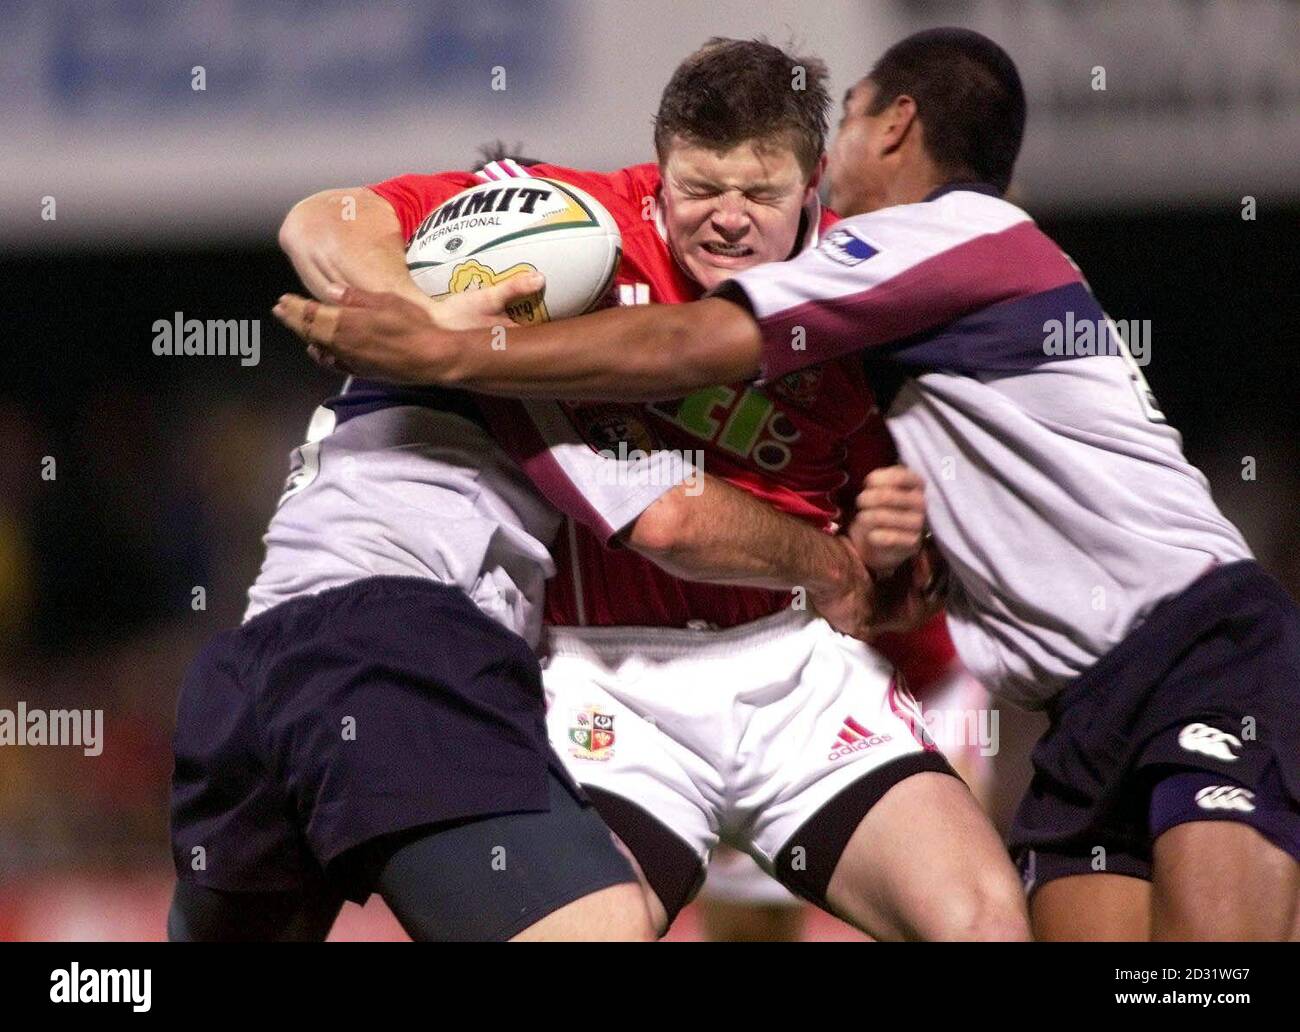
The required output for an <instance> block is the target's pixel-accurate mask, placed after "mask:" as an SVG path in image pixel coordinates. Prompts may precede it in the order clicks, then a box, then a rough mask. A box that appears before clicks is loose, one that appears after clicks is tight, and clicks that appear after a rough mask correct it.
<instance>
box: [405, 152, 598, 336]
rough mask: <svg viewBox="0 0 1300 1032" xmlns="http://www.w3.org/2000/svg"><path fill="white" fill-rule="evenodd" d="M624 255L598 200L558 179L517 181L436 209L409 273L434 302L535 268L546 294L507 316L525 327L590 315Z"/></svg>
mask: <svg viewBox="0 0 1300 1032" xmlns="http://www.w3.org/2000/svg"><path fill="white" fill-rule="evenodd" d="M622 253H623V239H622V236H621V235H620V233H619V231H618V224H617V223H616V222H615V221H614V217H613V216H612V215H610V213H609V212H608V211H607V210H606V209H605V207H604V206H603V205H601V204H600V202H598V201H597V200H596V199H595V198H594V197H592V196H591V195H590V194H588V193H586V192H585V191H583V190H579V189H578V188H577V187H574V186H570V185H569V184H568V183H561V182H559V181H557V180H554V179H540V178H533V177H528V178H525V177H522V176H520V177H515V178H511V179H508V180H500V181H497V180H494V181H493V182H490V183H483V184H481V185H479V186H475V187H471V188H470V189H468V190H465V191H464V192H462V193H459V194H457V195H456V196H455V197H452V198H450V199H448V200H446V201H444V202H443V203H442V204H440V205H438V207H437V208H435V209H434V210H433V211H431V212H430V213H429V214H428V216H427V217H426V218H425V219H424V221H423V222H421V223H420V226H419V228H418V229H417V230H416V231H415V235H414V236H413V237H412V238H411V243H410V246H409V247H408V248H407V252H406V267H407V268H408V269H409V270H410V272H411V277H412V278H413V279H414V280H415V282H416V284H417V285H418V286H419V287H420V289H421V290H422V291H424V293H426V294H428V295H429V296H431V297H433V298H435V299H437V298H440V297H444V296H446V295H448V294H453V293H459V292H460V291H463V290H476V289H478V288H480V287H486V286H491V285H493V284H496V283H500V282H501V281H502V280H506V279H509V278H510V277H511V276H517V275H520V274H521V273H525V272H528V271H530V270H536V271H537V272H540V273H541V274H542V275H543V276H545V277H546V287H545V288H544V290H543V291H542V293H541V295H540V296H538V295H533V296H532V297H528V298H524V299H522V300H520V301H519V302H517V303H515V304H512V305H511V306H510V308H509V310H508V314H509V315H510V317H511V318H512V319H513V320H514V321H515V322H517V323H521V324H525V325H527V324H531V323H539V322H546V321H547V320H549V319H563V318H566V317H568V316H571V315H581V314H582V313H583V312H587V311H590V310H591V309H592V308H593V307H594V306H595V305H596V304H597V302H599V301H600V300H601V299H602V298H603V297H604V296H605V294H606V292H607V291H608V290H609V287H610V284H611V283H612V282H613V279H614V274H615V273H616V272H617V271H618V263H619V259H620V258H621V257H622Z"/></svg>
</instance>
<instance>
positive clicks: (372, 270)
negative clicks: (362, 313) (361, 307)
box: [279, 186, 421, 300]
mask: <svg viewBox="0 0 1300 1032" xmlns="http://www.w3.org/2000/svg"><path fill="white" fill-rule="evenodd" d="M279 239H280V247H281V248H282V249H283V251H284V253H285V254H286V255H288V257H289V260H290V261H291V262H292V263H293V267H294V269H295V270H296V271H297V273H298V276H299V278H301V280H302V282H303V285H304V286H305V287H306V288H307V289H308V290H309V291H310V292H311V293H312V294H313V295H315V296H316V297H317V298H322V299H323V298H324V297H325V293H324V291H325V287H326V286H327V285H328V284H330V283H338V284H343V285H345V286H349V287H360V288H361V289H362V290H376V291H389V292H392V293H396V294H400V295H402V296H404V297H408V298H411V299H413V300H414V299H416V298H420V297H421V295H420V292H419V289H418V288H417V287H416V286H415V283H414V281H413V280H412V279H411V275H410V273H409V272H408V271H407V269H406V244H405V241H404V240H403V239H402V231H401V225H400V223H399V222H398V220H397V215H396V213H395V212H394V211H393V209H392V207H391V206H390V205H389V203H388V202H387V201H385V200H384V199H383V198H382V197H380V196H379V195H378V194H376V193H374V192H373V191H371V190H369V189H367V188H366V187H364V186H357V187H351V188H345V189H339V190H326V191H323V192H322V193H318V194H314V195H312V196H311V197H308V198H307V199H306V200H303V201H299V202H298V203H297V204H296V205H294V207H293V208H292V209H291V210H290V212H289V214H288V215H287V216H286V217H285V220H284V223H283V224H282V225H281V226H280V237H279Z"/></svg>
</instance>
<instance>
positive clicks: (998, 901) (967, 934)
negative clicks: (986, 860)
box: [927, 875, 1031, 942]
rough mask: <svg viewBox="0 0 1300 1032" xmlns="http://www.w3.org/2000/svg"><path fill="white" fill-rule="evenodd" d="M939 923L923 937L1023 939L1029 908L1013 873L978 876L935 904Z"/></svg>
mask: <svg viewBox="0 0 1300 1032" xmlns="http://www.w3.org/2000/svg"><path fill="white" fill-rule="evenodd" d="M939 910H940V917H939V927H938V928H936V929H934V930H933V933H934V934H932V935H930V936H927V938H934V939H940V940H945V941H950V942H1027V941H1029V939H1030V938H1031V936H1030V931H1029V912H1028V908H1027V907H1026V905H1025V895H1024V892H1023V891H1022V890H1021V888H1020V885H1019V883H1018V882H1017V881H1016V880H1015V879H1014V878H1013V877H1006V876H1004V875H999V876H996V877H993V876H990V877H980V878H976V879H974V880H973V881H972V883H971V884H970V885H969V886H967V887H966V889H965V890H964V891H962V892H958V893H953V894H952V897H951V900H950V901H949V902H948V904H947V905H946V906H943V907H941V908H939Z"/></svg>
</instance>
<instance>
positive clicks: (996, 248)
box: [717, 184, 1251, 708]
mask: <svg viewBox="0 0 1300 1032" xmlns="http://www.w3.org/2000/svg"><path fill="white" fill-rule="evenodd" d="M717 292H718V293H720V294H721V295H722V296H731V297H733V298H735V299H737V300H742V301H744V302H745V303H747V304H748V306H749V308H750V309H751V311H752V312H753V313H754V316H755V318H756V319H757V321H758V324H759V326H760V328H761V331H762V337H763V364H762V375H763V377H764V378H765V379H768V380H774V379H777V378H779V377H782V376H785V375H786V374H788V373H790V372H793V371H794V370H797V369H801V368H803V367H804V366H810V365H815V364H817V363H819V362H825V361H827V360H828V359H831V358H835V357H837V356H841V355H844V354H847V353H849V352H856V351H861V352H862V353H863V357H864V360H865V361H866V363H867V370H868V373H869V374H870V376H871V379H872V381H873V383H875V384H877V385H881V386H886V387H888V386H891V385H894V386H897V388H898V389H897V394H896V395H895V396H894V398H893V400H892V403H890V402H889V399H888V395H887V392H886V391H882V390H877V394H878V395H883V396H882V397H881V404H882V407H885V406H887V408H886V421H887V423H888V426H889V429H890V431H891V432H892V433H893V436H894V439H895V441H896V443H897V445H898V450H899V454H900V455H901V457H902V459H903V461H904V462H906V463H907V464H908V465H909V466H911V467H912V468H914V469H916V470H918V471H919V472H921V473H922V475H923V476H924V477H925V480H926V491H927V502H928V510H929V519H930V524H931V526H932V529H933V531H934V535H935V538H936V541H937V543H938V545H939V547H940V549H941V551H942V552H943V554H944V556H945V558H946V559H947V560H948V562H949V563H950V564H951V566H952V570H953V574H954V578H955V582H956V583H955V585H954V590H953V597H952V599H951V601H950V603H949V610H948V613H949V617H948V621H949V626H950V629H951V632H952V637H953V641H954V643H955V644H956V646H957V649H958V652H959V653H960V654H961V657H962V659H963V660H964V661H965V663H966V665H967V666H968V667H969V668H970V669H971V671H972V672H973V673H974V674H975V675H976V676H977V677H978V678H979V679H980V680H981V681H983V682H984V683H985V684H987V685H989V686H990V688H992V689H994V690H995V691H998V692H999V693H1000V694H1001V695H1003V696H1004V697H1007V698H1009V699H1011V700H1012V701H1015V702H1018V703H1020V704H1022V705H1025V706H1029V707H1031V708H1038V707H1041V706H1043V705H1044V704H1045V703H1046V701H1047V700H1048V699H1050V698H1051V697H1052V696H1053V695H1054V694H1056V693H1057V692H1058V691H1059V690H1060V689H1061V688H1062V687H1063V686H1064V684H1065V683H1066V682H1067V681H1069V680H1070V679H1071V678H1074V677H1076V676H1078V675H1079V674H1081V673H1082V672H1083V671H1085V670H1087V669H1088V667H1090V666H1091V665H1092V664H1093V663H1094V662H1096V661H1097V660H1098V659H1099V658H1100V657H1101V656H1103V655H1104V654H1105V653H1106V652H1108V651H1109V650H1110V649H1111V648H1112V647H1114V646H1115V645H1116V644H1118V643H1119V641H1120V640H1121V639H1122V638H1124V637H1125V636H1126V635H1127V634H1128V633H1129V632H1130V631H1132V630H1133V629H1134V628H1135V627H1136V626H1137V625H1138V624H1139V623H1140V622H1141V621H1142V620H1143V618H1144V617H1145V616H1146V615H1147V614H1148V613H1149V612H1150V611H1151V610H1152V608H1153V607H1155V606H1156V605H1157V604H1158V603H1159V602H1161V601H1162V600H1163V599H1166V598H1168V597H1170V596H1171V595H1174V594H1176V593H1177V592H1179V591H1181V590H1182V589H1184V588H1185V587H1187V586H1188V585H1189V584H1190V583H1191V582H1192V581H1193V580H1195V579H1196V578H1197V577H1199V576H1201V575H1202V574H1203V573H1205V572H1206V571H1207V570H1209V569H1210V568H1211V567H1212V566H1213V565H1214V564H1216V563H1222V562H1231V561H1235V560H1239V559H1248V558H1250V557H1251V553H1250V550H1249V548H1248V547H1247V545H1246V543H1245V541H1244V540H1243V539H1242V536H1241V534H1240V533H1239V532H1238V530H1237V529H1236V528H1235V527H1234V526H1233V525H1232V524H1231V523H1230V522H1229V521H1228V520H1227V519H1225V518H1224V516H1223V515H1222V514H1221V513H1220V512H1219V510H1218V508H1217V507H1216V506H1215V504H1214V501H1213V499H1212V498H1211V496H1210V491H1209V486H1208V484H1207V482H1206V479H1205V477H1204V476H1203V475H1202V474H1201V472H1200V471H1199V470H1197V469H1196V468H1195V467H1193V466H1191V465H1190V464H1188V462H1187V460H1186V459H1185V458H1184V457H1183V454H1182V438H1181V437H1180V435H1179V434H1178V432H1177V431H1176V430H1175V429H1173V428H1172V427H1171V426H1169V425H1168V423H1166V421H1165V418H1164V416H1163V415H1162V413H1161V412H1160V409H1159V407H1158V405H1157V404H1156V401H1155V398H1154V397H1153V396H1152V394H1151V392H1150V390H1149V388H1148V387H1147V384H1146V380H1145V378H1144V377H1143V375H1142V372H1141V369H1140V368H1139V367H1138V365H1137V364H1136V363H1135V362H1134V361H1133V359H1132V358H1131V356H1130V355H1129V353H1128V350H1127V348H1126V346H1125V345H1124V343H1123V341H1122V340H1120V338H1119V335H1118V333H1117V331H1116V327H1115V326H1114V324H1113V323H1112V322H1110V321H1109V320H1108V319H1107V317H1106V316H1105V314H1104V313H1103V312H1102V309H1101V307H1100V306H1099V305H1098V303H1097V301H1096V299H1095V298H1094V297H1093V296H1092V293H1091V292H1090V290H1089V288H1088V285H1087V283H1086V282H1085V280H1084V279H1083V277H1082V275H1081V274H1080V273H1079V270H1078V268H1077V267H1076V266H1075V265H1074V263H1073V262H1071V261H1070V259H1069V258H1068V257H1066V256H1065V255H1064V254H1063V253H1062V252H1061V251H1060V249H1059V248H1058V247H1057V246H1056V245H1055V244H1054V243H1053V242H1052V241H1051V240H1050V239H1049V238H1048V237H1047V236H1046V235H1045V234H1043V233H1042V232H1041V231H1040V230H1039V229H1038V227H1037V226H1036V225H1035V224H1034V222H1033V220H1032V219H1031V218H1030V217H1029V216H1028V215H1027V214H1026V213H1025V212H1024V211H1022V210H1021V209H1020V208H1017V207H1016V206H1015V205H1013V204H1010V203H1008V202H1007V201H1005V200H1002V199H1000V198H999V197H997V196H996V192H995V191H994V190H993V189H992V188H991V187H986V186H983V185H981V184H955V185H950V186H948V187H944V188H942V189H940V190H937V191H935V193H934V194H932V195H931V197H930V198H929V199H927V200H926V201H924V202H922V203H919V204H907V205H899V206H896V207H891V208H885V209H881V210H879V211H875V212H870V213H868V214H865V215H859V216H855V217H853V218H848V219H845V220H843V221H841V222H840V223H838V224H837V225H836V227H835V228H834V229H833V230H831V231H830V232H829V233H827V234H826V236H825V237H824V239H823V241H822V243H821V244H820V245H819V246H818V247H817V248H815V249H813V250H810V251H805V252H804V253H803V254H802V255H800V256H798V257H796V258H794V259H793V260H791V261H788V262H782V263H776V264H769V265H761V266H757V267H755V268H753V269H749V270H746V271H744V272H741V273H739V274H737V275H736V276H735V277H734V278H733V279H732V280H731V281H730V282H729V283H727V284H724V285H723V286H721V287H720V288H718V291H717Z"/></svg>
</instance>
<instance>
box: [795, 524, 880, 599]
mask: <svg viewBox="0 0 1300 1032" xmlns="http://www.w3.org/2000/svg"><path fill="white" fill-rule="evenodd" d="M827 540H828V542H829V543H830V544H831V550H830V552H829V555H830V561H829V562H828V563H827V564H826V565H825V566H824V567H823V568H822V569H820V570H819V571H817V573H816V575H815V576H813V577H811V578H809V581H810V583H809V585H808V592H809V594H810V595H812V597H813V599H814V600H817V599H822V600H825V599H834V598H842V597H843V596H845V595H848V594H851V593H852V592H853V591H854V590H855V589H856V588H857V586H858V584H859V583H860V582H861V580H862V579H863V578H864V577H866V576H867V570H866V567H865V566H864V565H863V563H862V559H861V558H860V557H859V556H858V553H857V550H856V549H855V548H854V547H853V545H852V543H851V542H850V541H849V539H848V538H847V537H844V536H843V535H840V534H836V535H833V536H830V537H828V538H827Z"/></svg>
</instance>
